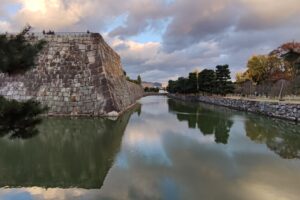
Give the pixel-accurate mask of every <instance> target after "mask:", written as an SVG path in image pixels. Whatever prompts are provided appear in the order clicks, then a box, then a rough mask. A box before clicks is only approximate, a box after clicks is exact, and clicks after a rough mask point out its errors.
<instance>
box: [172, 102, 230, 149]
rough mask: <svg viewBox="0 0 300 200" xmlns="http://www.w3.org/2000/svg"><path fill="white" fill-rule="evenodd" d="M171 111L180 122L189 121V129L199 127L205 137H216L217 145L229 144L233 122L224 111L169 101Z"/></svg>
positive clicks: (207, 106) (209, 106)
mask: <svg viewBox="0 0 300 200" xmlns="http://www.w3.org/2000/svg"><path fill="white" fill-rule="evenodd" d="M168 105H169V111H170V112H172V113H175V114H176V115H177V119H178V120H179V121H187V122H188V126H189V128H196V127H198V128H199V130H200V131H201V132H202V133H203V135H212V134H214V135H215V141H216V143H223V144H227V142H228V138H229V132H230V129H231V126H232V124H233V121H232V120H231V119H230V113H228V112H225V110H224V109H222V108H220V109H218V110H217V109H214V107H213V106H211V105H205V106H204V105H200V104H196V103H191V102H189V103H185V102H182V101H177V100H174V99H168Z"/></svg>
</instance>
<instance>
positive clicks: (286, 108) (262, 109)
mask: <svg viewBox="0 0 300 200" xmlns="http://www.w3.org/2000/svg"><path fill="white" fill-rule="evenodd" d="M168 96H169V97H171V98H174V99H179V100H184V101H195V102H204V103H209V104H214V105H219V106H225V107H229V108H232V109H236V110H241V111H247V112H252V113H257V114H262V115H266V116H269V117H276V118H281V119H286V120H291V121H296V122H299V121H300V104H289V103H284V102H282V103H276V102H260V101H249V100H241V99H229V98H224V97H216V96H211V97H210V96H199V95H179V94H168Z"/></svg>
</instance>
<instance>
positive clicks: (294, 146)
mask: <svg viewBox="0 0 300 200" xmlns="http://www.w3.org/2000/svg"><path fill="white" fill-rule="evenodd" d="M245 127H246V133H247V136H248V137H249V138H250V139H251V140H253V141H255V142H259V143H265V144H266V145H267V147H268V148H269V149H270V150H272V151H274V152H275V153H276V154H278V155H279V156H281V157H282V158H287V159H292V158H298V159H299V158H300V136H299V131H300V126H298V125H294V124H291V123H288V122H284V121H280V122H279V121H278V120H266V119H265V118H263V117H257V116H255V117H254V116H251V117H248V119H247V121H246V124H245Z"/></svg>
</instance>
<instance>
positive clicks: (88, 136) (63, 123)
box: [0, 110, 135, 188]
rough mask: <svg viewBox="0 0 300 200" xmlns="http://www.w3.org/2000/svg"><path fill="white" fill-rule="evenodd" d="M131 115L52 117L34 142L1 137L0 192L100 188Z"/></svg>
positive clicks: (128, 113) (46, 121) (42, 126)
mask: <svg viewBox="0 0 300 200" xmlns="http://www.w3.org/2000/svg"><path fill="white" fill-rule="evenodd" d="M133 111H135V110H132V111H130V112H127V113H124V115H122V116H121V117H119V118H118V119H117V120H116V121H112V120H109V119H66V118H50V119H46V120H44V123H43V124H42V125H41V126H40V127H39V129H40V134H39V135H38V136H36V137H34V138H31V139H28V140H9V139H6V138H0V187H5V186H8V187H19V186H22V187H32V186H39V187H45V188H49V187H59V188H71V187H72V188H73V187H78V188H100V187H101V186H102V184H103V182H104V179H105V177H106V175H107V173H108V171H109V169H110V167H111V166H112V164H113V161H114V158H115V155H116V154H117V152H118V151H119V149H120V144H121V140H122V136H123V133H124V131H125V128H126V126H127V123H128V121H129V119H130V116H131V114H132V113H133Z"/></svg>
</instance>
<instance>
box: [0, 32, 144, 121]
mask: <svg viewBox="0 0 300 200" xmlns="http://www.w3.org/2000/svg"><path fill="white" fill-rule="evenodd" d="M41 39H42V40H45V41H46V42H47V44H46V46H45V48H44V49H43V50H42V51H41V52H40V54H39V56H38V58H37V60H36V64H37V65H36V67H35V68H34V69H33V70H30V71H28V72H27V73H25V74H24V75H17V76H13V77H8V76H6V75H4V74H0V95H3V96H5V97H6V98H10V99H16V100H20V101H22V100H27V99H36V100H38V101H40V102H41V103H42V104H44V105H47V106H48V107H49V113H48V114H49V115H71V116H81V115H88V116H106V115H107V116H116V115H118V114H119V113H121V112H123V111H124V110H126V109H127V108H128V107H130V106H131V105H132V104H134V103H135V102H136V100H137V99H139V98H141V97H142V96H143V89H142V87H141V86H139V85H137V84H133V83H130V82H128V81H127V80H126V77H125V75H124V72H123V69H122V66H121V59H120V56H119V55H118V54H117V53H116V52H115V51H114V50H113V49H112V48H111V47H110V46H109V45H108V44H107V43H106V42H105V41H104V39H103V38H102V36H101V35H100V34H97V33H96V34H95V33H93V34H87V33H80V34H71V33H64V34H55V35H42V34H38V35H30V36H28V41H30V42H33V43H34V42H36V41H38V40H41Z"/></svg>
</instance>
